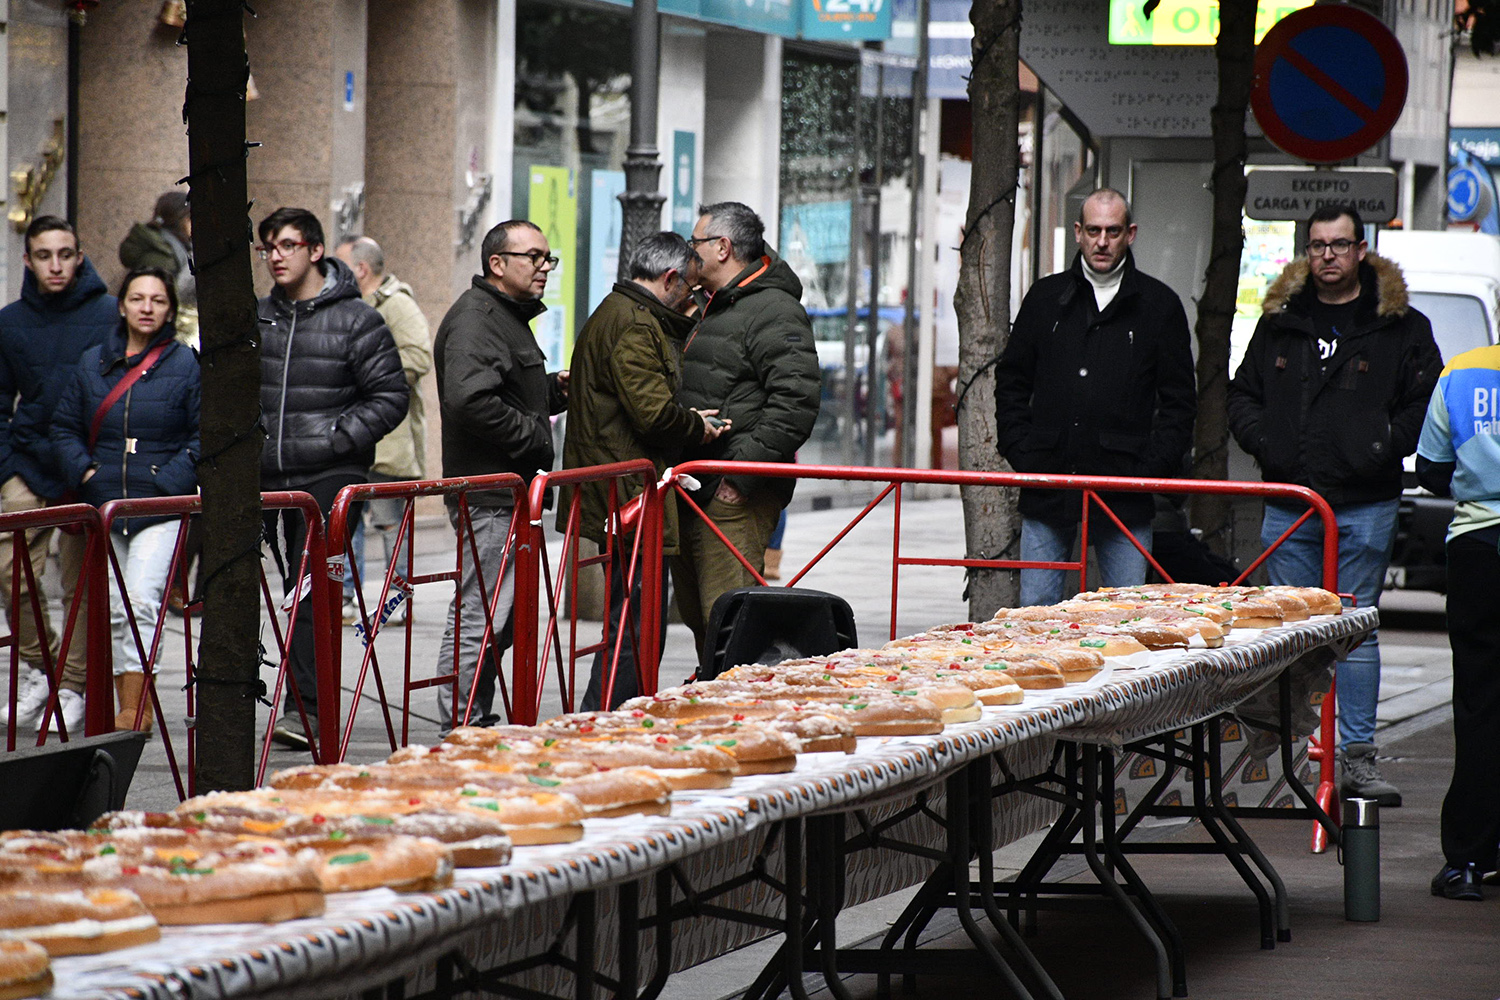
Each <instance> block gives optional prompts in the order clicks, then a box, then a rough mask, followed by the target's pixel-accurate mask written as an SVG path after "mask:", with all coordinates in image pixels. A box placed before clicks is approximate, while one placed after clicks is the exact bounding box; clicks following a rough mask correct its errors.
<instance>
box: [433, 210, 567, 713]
mask: <svg viewBox="0 0 1500 1000" xmlns="http://www.w3.org/2000/svg"><path fill="white" fill-rule="evenodd" d="M557 262H558V261H557V258H556V257H555V256H553V254H552V250H551V248H550V247H549V246H548V245H547V237H546V236H545V235H543V233H542V231H541V230H540V229H538V228H537V227H536V226H535V225H533V224H532V223H530V222H527V221H525V220H524V219H512V220H510V221H509V222H502V223H500V224H499V225H498V226H496V227H495V228H493V229H491V230H490V231H489V232H488V233H486V234H485V237H484V243H483V244H482V245H481V247H480V264H481V267H482V268H483V273H482V274H479V275H476V276H475V278H474V282H473V285H472V286H471V287H470V288H469V289H468V290H467V291H465V292H464V293H463V294H462V295H460V296H459V297H458V300H457V301H456V302H454V303H453V305H452V307H451V308H449V310H448V314H447V315H446V316H444V317H443V322H442V323H441V324H440V325H439V326H438V332H437V340H436V342H435V343H434V345H433V356H434V360H435V362H436V364H435V368H436V370H437V387H438V406H439V410H440V412H441V413H442V421H443V475H444V476H483V475H489V474H493V473H498V472H513V473H515V474H516V475H518V476H520V477H521V478H522V479H525V480H528V481H529V480H531V479H532V478H533V477H534V476H535V475H536V474H537V472H539V471H546V470H549V469H551V468H552V460H553V457H554V455H553V448H552V422H551V420H550V419H549V417H550V416H551V415H552V414H554V413H561V412H562V411H563V408H564V407H565V406H566V405H567V390H568V373H567V371H560V372H555V373H553V374H548V373H547V368H546V365H547V358H546V355H544V354H543V353H542V349H541V347H540V346H538V344H537V342H536V337H535V336H534V335H533V334H532V332H531V326H530V323H531V321H532V320H533V319H535V318H536V317H537V316H539V315H540V314H541V313H542V312H543V310H545V309H546V306H544V305H542V293H543V292H544V291H545V290H546V288H547V275H549V274H551V273H552V269H553V268H555V267H556V266H557ZM468 499H469V519H470V524H471V525H472V528H473V542H474V546H475V548H476V549H477V550H478V553H479V558H478V565H475V561H474V560H473V559H471V558H469V556H470V552H471V550H470V549H469V547H468V540H467V539H465V540H464V575H463V580H462V581H461V582H460V584H459V593H458V594H455V595H454V599H453V603H452V604H451V605H449V608H448V627H447V629H446V630H445V631H444V633H443V641H442V645H441V646H440V647H439V651H438V661H437V669H436V671H435V673H436V675H437V676H439V677H441V676H443V675H444V674H453V673H455V672H456V673H457V674H458V687H457V691H456V696H457V702H458V711H457V714H456V715H455V713H454V710H453V703H454V697H455V691H454V689H453V688H451V687H449V686H448V685H447V684H444V685H441V686H439V687H438V689H437V692H438V695H437V707H438V719H439V721H440V723H441V726H442V731H443V733H444V734H446V733H447V732H448V730H450V729H452V728H453V727H454V725H455V724H457V725H464V724H466V723H468V722H471V721H472V722H476V723H477V722H482V721H495V717H494V716H493V715H492V712H491V709H492V708H493V705H494V695H495V679H496V677H498V676H499V671H500V654H501V653H502V652H503V651H504V646H503V645H502V643H503V641H504V640H505V636H504V635H502V633H503V632H504V633H508V631H509V630H508V629H506V625H507V624H508V623H509V621H510V613H511V607H512V604H513V601H514V593H515V564H516V556H515V553H514V552H513V553H511V555H510V557H509V558H508V559H506V558H504V555H505V547H506V542H507V539H508V538H509V536H510V522H511V516H512V514H513V512H514V501H513V499H512V497H511V494H510V493H509V492H507V491H504V490H494V491H489V492H476V493H470V494H469V498H468ZM448 519H449V520H450V521H451V522H452V523H453V527H454V530H455V531H456V530H458V529H459V517H458V507H457V505H456V503H452V502H450V503H449V504H448ZM502 561H504V563H505V574H504V576H503V577H500V576H499V572H500V564H501V562H502ZM480 574H483V582H484V587H483V594H484V596H485V597H487V598H488V599H489V600H490V601H491V602H492V604H493V606H494V609H495V610H494V618H493V622H494V627H493V630H492V635H491V637H490V642H489V644H488V647H487V649H488V652H487V655H486V656H485V658H484V664H483V667H482V669H480V668H479V657H480V647H481V645H483V644H484V626H485V621H486V619H487V618H488V614H487V610H486V608H485V607H484V601H483V600H482V599H481V587H480ZM497 577H498V578H497ZM460 600H461V601H462V609H461V610H460V606H459V602H460ZM455 629H457V630H458V634H457V635H456V636H455ZM455 656H456V659H455ZM476 672H477V674H478V676H477V678H476V676H475V675H476Z"/></svg>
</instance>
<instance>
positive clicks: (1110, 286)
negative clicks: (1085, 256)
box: [1083, 254, 1125, 312]
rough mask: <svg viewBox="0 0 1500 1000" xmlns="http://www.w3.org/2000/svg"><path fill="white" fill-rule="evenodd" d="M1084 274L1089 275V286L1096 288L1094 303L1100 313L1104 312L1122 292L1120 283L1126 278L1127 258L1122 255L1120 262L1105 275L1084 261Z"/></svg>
mask: <svg viewBox="0 0 1500 1000" xmlns="http://www.w3.org/2000/svg"><path fill="white" fill-rule="evenodd" d="M1083 273H1084V274H1086V275H1088V279H1089V284H1091V285H1093V286H1094V302H1095V303H1096V304H1097V305H1098V306H1099V311H1100V312H1103V311H1104V309H1105V307H1106V306H1108V305H1109V304H1110V303H1111V302H1113V301H1114V300H1115V294H1116V293H1117V292H1119V290H1120V282H1121V280H1122V279H1124V277H1125V257H1124V255H1123V254H1122V255H1121V256H1120V260H1119V262H1118V263H1116V264H1115V266H1114V267H1113V268H1111V269H1110V270H1108V271H1105V272H1104V273H1103V274H1100V273H1099V272H1098V271H1095V270H1094V269H1093V268H1092V267H1089V263H1088V261H1084V262H1083Z"/></svg>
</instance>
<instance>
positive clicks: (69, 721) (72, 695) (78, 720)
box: [53, 688, 83, 740]
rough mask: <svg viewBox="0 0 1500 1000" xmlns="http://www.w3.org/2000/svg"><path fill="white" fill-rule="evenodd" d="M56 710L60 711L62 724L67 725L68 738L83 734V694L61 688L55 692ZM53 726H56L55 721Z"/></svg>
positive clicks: (75, 737)
mask: <svg viewBox="0 0 1500 1000" xmlns="http://www.w3.org/2000/svg"><path fill="white" fill-rule="evenodd" d="M57 710H58V712H60V713H62V720H63V725H65V726H67V729H68V739H70V740H76V739H80V738H81V737H82V736H83V695H81V694H79V693H78V692H77V691H70V690H68V689H67V688H63V689H62V690H60V691H58V692H57ZM53 726H54V728H55V727H56V722H54V723H53Z"/></svg>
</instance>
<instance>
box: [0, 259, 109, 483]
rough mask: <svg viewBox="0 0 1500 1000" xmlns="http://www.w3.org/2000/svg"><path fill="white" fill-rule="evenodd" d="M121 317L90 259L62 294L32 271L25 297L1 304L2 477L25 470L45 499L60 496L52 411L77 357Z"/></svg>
mask: <svg viewBox="0 0 1500 1000" xmlns="http://www.w3.org/2000/svg"><path fill="white" fill-rule="evenodd" d="M119 322H120V308H119V304H118V303H117V302H116V301H115V297H114V296H113V295H110V294H109V293H108V291H107V290H106V289H105V287H104V280H103V279H102V278H100V277H99V273H98V272H97V271H95V270H94V265H93V264H91V263H89V259H88V258H87V257H84V258H82V259H81V260H80V261H79V263H78V275H77V277H76V278H75V279H74V281H73V284H72V285H71V286H69V287H68V288H66V289H64V290H63V291H61V292H59V293H58V294H56V295H43V294H42V290H41V287H40V286H39V285H38V284H37V280H36V275H34V274H32V273H31V271H30V270H28V271H27V272H26V274H25V276H24V277H23V278H22V279H21V297H20V298H19V299H17V300H16V301H15V302H12V303H11V304H10V305H8V306H6V307H5V308H4V309H0V482H6V481H7V480H9V479H10V477H11V476H17V475H19V476H20V477H21V478H22V479H23V480H25V482H26V485H27V486H29V487H30V488H31V491H32V492H33V493H35V494H36V495H37V496H39V497H45V498H47V499H49V500H55V499H57V498H58V497H60V496H61V495H62V493H63V490H64V485H63V480H62V474H61V471H60V470H59V468H58V465H57V460H56V457H55V455H54V454H53V450H52V439H51V437H50V431H51V428H52V414H53V411H54V410H55V409H56V408H57V403H58V400H60V399H61V398H62V394H63V391H64V390H65V389H67V387H68V386H69V384H71V383H72V381H73V375H74V373H75V372H76V371H77V370H78V362H79V359H80V358H82V357H83V355H84V353H85V352H86V351H87V350H88V349H89V348H91V347H94V346H95V345H97V344H101V343H103V342H104V340H105V339H106V338H107V337H108V336H109V335H110V334H111V333H112V332H113V331H114V329H115V327H116V326H118V325H119Z"/></svg>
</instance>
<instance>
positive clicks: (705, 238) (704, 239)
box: [687, 236, 729, 247]
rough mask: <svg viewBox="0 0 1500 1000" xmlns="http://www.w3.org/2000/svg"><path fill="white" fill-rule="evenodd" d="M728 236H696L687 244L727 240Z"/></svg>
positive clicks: (695, 244)
mask: <svg viewBox="0 0 1500 1000" xmlns="http://www.w3.org/2000/svg"><path fill="white" fill-rule="evenodd" d="M728 238H729V237H727V236H694V237H692V238H691V239H689V240H688V241H687V245H688V246H690V247H695V246H697V245H698V244H699V243H712V242H713V241H714V240H727V239H728Z"/></svg>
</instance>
